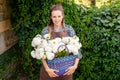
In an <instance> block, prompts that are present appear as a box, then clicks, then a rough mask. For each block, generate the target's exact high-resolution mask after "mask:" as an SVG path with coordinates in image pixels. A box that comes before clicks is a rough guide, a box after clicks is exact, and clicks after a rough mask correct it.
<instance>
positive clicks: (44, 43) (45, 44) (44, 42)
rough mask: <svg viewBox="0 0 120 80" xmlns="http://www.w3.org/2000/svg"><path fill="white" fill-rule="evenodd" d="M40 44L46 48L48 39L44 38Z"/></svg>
mask: <svg viewBox="0 0 120 80" xmlns="http://www.w3.org/2000/svg"><path fill="white" fill-rule="evenodd" d="M40 45H41V47H43V48H44V47H46V46H47V45H48V43H47V41H46V40H45V39H42V40H41V44H40Z"/></svg>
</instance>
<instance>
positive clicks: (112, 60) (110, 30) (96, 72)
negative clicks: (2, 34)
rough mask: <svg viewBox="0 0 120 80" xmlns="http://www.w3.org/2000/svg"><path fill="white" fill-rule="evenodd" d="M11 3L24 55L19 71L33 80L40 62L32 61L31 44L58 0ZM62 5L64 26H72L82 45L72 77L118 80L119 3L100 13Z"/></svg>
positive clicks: (119, 69)
mask: <svg viewBox="0 0 120 80" xmlns="http://www.w3.org/2000/svg"><path fill="white" fill-rule="evenodd" d="M13 1H14V5H12V10H13V11H12V12H13V15H12V22H13V28H14V29H15V31H16V34H17V36H18V37H19V46H20V47H21V49H22V51H23V53H21V57H20V59H19V60H20V67H21V70H23V72H25V73H26V74H28V76H29V77H30V78H31V79H35V78H37V77H38V76H39V68H40V66H41V62H40V61H37V60H35V59H32V57H31V55H30V52H31V50H32V47H31V40H32V38H33V37H34V36H35V35H36V34H38V33H41V30H42V29H43V27H45V26H46V25H47V22H48V18H49V8H50V6H51V5H52V4H53V3H57V2H60V0H57V1H49V0H40V1H30V0H13ZM11 4H12V2H11ZM62 4H63V7H64V10H65V21H66V23H67V24H70V25H72V26H73V28H74V29H75V31H76V33H77V35H78V36H79V37H80V41H81V42H82V44H83V47H82V54H83V58H82V59H81V60H80V63H79V66H78V69H77V70H76V72H75V74H74V80H118V79H119V78H120V73H119V72H120V63H119V62H120V58H119V57H120V53H119V52H120V47H119V46H120V26H119V25H120V5H119V0H118V2H117V3H114V4H111V5H110V6H103V7H102V8H101V9H98V8H95V7H91V8H87V7H85V6H83V5H76V4H74V3H72V2H68V1H67V0H65V1H63V2H62ZM36 74H37V75H36Z"/></svg>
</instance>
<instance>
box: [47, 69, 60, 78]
mask: <svg viewBox="0 0 120 80" xmlns="http://www.w3.org/2000/svg"><path fill="white" fill-rule="evenodd" d="M46 71H47V73H48V75H49V76H50V77H58V75H57V74H55V72H57V70H54V69H51V68H47V69H46Z"/></svg>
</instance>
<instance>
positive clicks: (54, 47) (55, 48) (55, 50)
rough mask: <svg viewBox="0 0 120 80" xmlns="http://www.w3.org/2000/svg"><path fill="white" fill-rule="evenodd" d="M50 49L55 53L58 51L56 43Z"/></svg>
mask: <svg viewBox="0 0 120 80" xmlns="http://www.w3.org/2000/svg"><path fill="white" fill-rule="evenodd" d="M52 51H53V53H57V52H58V45H56V46H53V47H52Z"/></svg>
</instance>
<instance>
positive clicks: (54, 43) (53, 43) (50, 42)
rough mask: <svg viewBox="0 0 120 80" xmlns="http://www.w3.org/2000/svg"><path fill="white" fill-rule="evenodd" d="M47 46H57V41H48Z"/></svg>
mask: <svg viewBox="0 0 120 80" xmlns="http://www.w3.org/2000/svg"><path fill="white" fill-rule="evenodd" d="M49 44H50V45H51V47H53V46H55V45H58V41H57V40H55V39H53V40H49Z"/></svg>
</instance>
